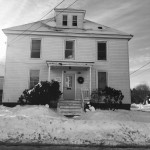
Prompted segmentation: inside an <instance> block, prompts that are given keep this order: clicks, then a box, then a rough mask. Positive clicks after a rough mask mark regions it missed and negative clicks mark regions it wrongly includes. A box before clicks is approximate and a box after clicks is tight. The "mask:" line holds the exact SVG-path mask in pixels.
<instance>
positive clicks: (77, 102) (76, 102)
mask: <svg viewBox="0 0 150 150" xmlns="http://www.w3.org/2000/svg"><path fill="white" fill-rule="evenodd" d="M59 103H70V104H71V103H75V104H80V103H81V101H67V100H64V101H63V100H61V101H59Z"/></svg>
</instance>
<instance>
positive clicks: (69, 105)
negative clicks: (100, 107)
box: [58, 100, 82, 116]
mask: <svg viewBox="0 0 150 150" xmlns="http://www.w3.org/2000/svg"><path fill="white" fill-rule="evenodd" d="M58 107H59V108H58V110H59V113H61V114H63V115H65V116H68V115H81V113H82V107H81V101H77V100H62V101H59V106H58Z"/></svg>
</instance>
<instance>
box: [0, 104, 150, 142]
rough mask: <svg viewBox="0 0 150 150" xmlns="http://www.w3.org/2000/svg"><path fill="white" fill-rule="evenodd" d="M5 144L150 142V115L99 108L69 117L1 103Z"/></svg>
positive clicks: (0, 130)
mask: <svg viewBox="0 0 150 150" xmlns="http://www.w3.org/2000/svg"><path fill="white" fill-rule="evenodd" d="M0 141H1V142H2V143H3V142H5V143H35V144H36V143H38V144H99V145H131V144H133V145H135V144H137V145H149V144H150V115H149V113H148V112H139V111H125V110H118V111H107V110H105V111H104V110H96V111H95V112H88V113H84V114H83V115H82V116H80V117H76V118H72V119H70V118H66V117H64V116H61V115H59V114H57V113H56V112H55V111H53V110H51V109H49V108H47V107H45V106H16V107H14V108H7V107H4V106H0Z"/></svg>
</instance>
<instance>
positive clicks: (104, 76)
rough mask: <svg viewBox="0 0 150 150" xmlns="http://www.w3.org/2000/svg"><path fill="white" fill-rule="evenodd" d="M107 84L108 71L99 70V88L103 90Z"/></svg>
mask: <svg viewBox="0 0 150 150" xmlns="http://www.w3.org/2000/svg"><path fill="white" fill-rule="evenodd" d="M106 86H107V73H106V72H98V89H100V90H102V89H104V88H105V87H106Z"/></svg>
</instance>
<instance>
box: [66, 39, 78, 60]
mask: <svg viewBox="0 0 150 150" xmlns="http://www.w3.org/2000/svg"><path fill="white" fill-rule="evenodd" d="M66 41H74V57H73V58H71V59H68V58H65V51H66ZM75 58H76V40H75V39H66V40H64V51H63V59H64V60H75Z"/></svg>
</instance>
